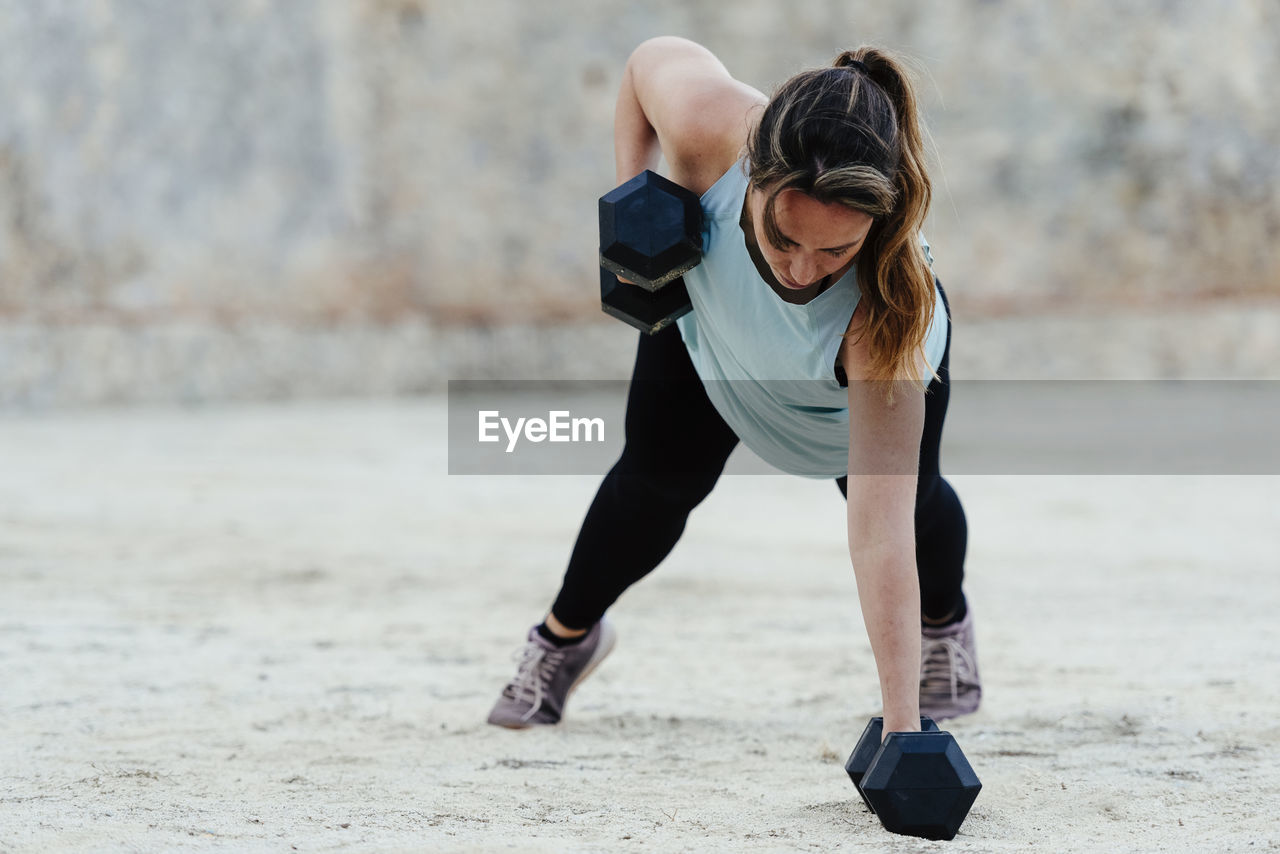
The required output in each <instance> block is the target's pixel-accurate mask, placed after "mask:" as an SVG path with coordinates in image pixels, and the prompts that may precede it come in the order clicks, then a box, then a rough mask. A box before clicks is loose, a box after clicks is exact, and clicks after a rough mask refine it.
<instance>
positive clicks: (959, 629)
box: [920, 610, 982, 721]
mask: <svg viewBox="0 0 1280 854" xmlns="http://www.w3.org/2000/svg"><path fill="white" fill-rule="evenodd" d="M923 633H924V634H923V637H921V639H920V714H922V715H928V716H929V717H931V718H933V719H934V720H935V721H941V720H946V719H947V718H954V717H958V716H959V715H967V714H969V713H970V712H974V711H977V709H978V703H979V702H980V701H981V700H982V682H981V680H979V678H978V654H977V651H976V649H975V647H974V644H973V611H972V610H970V611H969V612H968V613H967V614H965V615H964V619H963V620H961V621H960V622H958V623H953V624H952V625H949V626H937V627H934V626H925V627H924V628H923Z"/></svg>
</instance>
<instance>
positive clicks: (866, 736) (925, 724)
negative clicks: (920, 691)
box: [844, 715, 938, 812]
mask: <svg viewBox="0 0 1280 854" xmlns="http://www.w3.org/2000/svg"><path fill="white" fill-rule="evenodd" d="M920 730H921V732H937V731H938V725H937V724H935V723H934V722H933V718H931V717H929V716H927V715H921V716H920ZM883 741H884V718H880V717H876V718H872V719H871V721H870V722H869V723H868V724H867V728H866V729H864V730H863V731H862V735H861V736H860V737H859V738H858V743H857V744H856V745H854V747H853V752H852V753H850V754H849V758H848V760H846V761H845V763H844V770H845V773H847V774H848V775H849V779H850V780H852V781H853V787H854V788H855V789H857V790H858V795H859V796H860V797H861V798H862V802H863V803H864V804H866V805H867V809H869V810H871V811H872V812H875V810H874V809H872V807H871V802H870V801H868V800H867V796H866V795H864V794H862V778H863V776H864V775H865V774H866V773H867V769H868V768H870V767H871V760H872V759H874V758H875V756H876V754H877V753H879V752H880V744H881V742H883Z"/></svg>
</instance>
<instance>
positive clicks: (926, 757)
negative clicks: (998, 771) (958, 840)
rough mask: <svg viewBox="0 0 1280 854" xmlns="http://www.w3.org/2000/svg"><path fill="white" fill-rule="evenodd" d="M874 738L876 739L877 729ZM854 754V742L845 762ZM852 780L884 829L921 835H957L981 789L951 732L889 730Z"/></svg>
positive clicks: (937, 836) (934, 837)
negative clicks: (859, 774) (859, 773)
mask: <svg viewBox="0 0 1280 854" xmlns="http://www.w3.org/2000/svg"><path fill="white" fill-rule="evenodd" d="M925 720H927V719H922V720H921V726H922V727H923V725H924V721H925ZM875 723H876V721H875V719H872V723H871V724H870V725H868V727H867V731H866V732H864V733H863V738H864V739H865V738H866V737H867V735H868V733H869V732H870V731H871V729H872V727H873V726H874V725H875ZM929 723H931V724H932V723H933V722H932V721H929ZM881 726H883V721H881ZM873 738H874V739H875V740H876V741H878V740H879V736H878V734H877V735H875V736H873ZM862 741H863V739H859V746H861V743H862ZM872 743H873V744H874V743H875V741H873V742H872ZM858 754H859V750H858V748H857V747H855V748H854V752H853V755H852V756H850V757H849V763H853V761H854V757H855V756H857V755H858ZM846 770H847V765H846ZM849 776H850V777H853V772H852V771H850V775H849ZM855 785H856V786H857V788H858V791H859V793H860V794H861V795H862V798H863V800H864V801H865V802H866V803H867V805H868V806H869V807H871V809H872V811H873V812H875V814H876V817H877V818H878V819H880V823H881V824H882V825H884V829H885V830H888V831H890V832H891V833H901V834H905V835H907V836H919V837H923V838H925V839H953V838H955V835H956V833H957V832H958V831H959V830H960V825H961V824H962V823H963V822H964V819H965V816H967V815H968V814H969V808H970V807H972V806H973V802H974V801H975V800H976V799H977V797H978V792H979V791H981V790H982V783H981V782H979V780H978V775H977V774H975V773H974V772H973V768H972V767H971V766H970V765H969V760H968V759H966V758H965V755H964V752H963V751H961V750H960V745H959V744H957V743H956V740H955V738H954V737H953V736H952V735H951V733H949V732H937V731H933V732H891V733H889V735H888V737H887V738H885V739H884V742H883V744H881V745H880V747H879V749H877V750H876V751H875V754H874V756H872V758H871V762H870V764H869V765H868V766H867V768H866V772H865V773H864V774H863V775H862V778H861V780H860V781H855Z"/></svg>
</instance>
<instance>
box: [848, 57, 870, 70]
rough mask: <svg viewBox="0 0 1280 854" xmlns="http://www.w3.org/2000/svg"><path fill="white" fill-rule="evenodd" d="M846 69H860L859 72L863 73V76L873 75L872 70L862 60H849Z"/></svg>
mask: <svg viewBox="0 0 1280 854" xmlns="http://www.w3.org/2000/svg"><path fill="white" fill-rule="evenodd" d="M845 68H856V69H858V70H859V71H861V72H862V73H863V74H870V73H871V69H870V68H867V66H866V64H865V63H863V61H862V60H860V59H850V60H848V63H847V64H846V65H845Z"/></svg>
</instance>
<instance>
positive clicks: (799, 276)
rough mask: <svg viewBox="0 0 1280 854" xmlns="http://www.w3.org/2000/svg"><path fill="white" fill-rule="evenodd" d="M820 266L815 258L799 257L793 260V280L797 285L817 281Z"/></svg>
mask: <svg viewBox="0 0 1280 854" xmlns="http://www.w3.org/2000/svg"><path fill="white" fill-rule="evenodd" d="M817 273H818V265H817V263H816V262H815V261H814V260H813V258H811V257H808V256H804V255H799V256H796V257H795V258H792V259H791V280H792V281H793V282H795V283H796V284H797V285H807V284H809V283H810V282H811V281H813V280H814V279H816V278H817V277H818V276H817Z"/></svg>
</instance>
